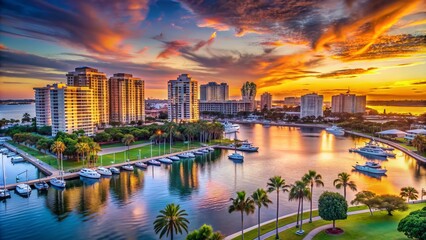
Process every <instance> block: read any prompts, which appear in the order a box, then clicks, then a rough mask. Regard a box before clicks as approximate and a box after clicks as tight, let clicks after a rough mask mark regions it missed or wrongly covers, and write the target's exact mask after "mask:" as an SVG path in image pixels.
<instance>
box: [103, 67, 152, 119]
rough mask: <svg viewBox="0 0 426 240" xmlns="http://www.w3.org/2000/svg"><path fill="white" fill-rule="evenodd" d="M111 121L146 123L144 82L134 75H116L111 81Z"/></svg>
mask: <svg viewBox="0 0 426 240" xmlns="http://www.w3.org/2000/svg"><path fill="white" fill-rule="evenodd" d="M109 86H110V89H109V93H110V103H111V104H110V121H111V122H119V123H127V124H129V123H131V122H132V121H134V122H137V121H145V90H144V89H145V88H144V81H142V80H141V79H140V78H134V77H133V76H132V74H127V73H116V74H114V76H113V77H110V79H109Z"/></svg>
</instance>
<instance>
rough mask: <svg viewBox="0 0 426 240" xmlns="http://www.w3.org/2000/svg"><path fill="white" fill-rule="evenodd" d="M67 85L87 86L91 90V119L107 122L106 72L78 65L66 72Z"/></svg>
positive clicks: (96, 122) (99, 122)
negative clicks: (71, 70)
mask: <svg viewBox="0 0 426 240" xmlns="http://www.w3.org/2000/svg"><path fill="white" fill-rule="evenodd" d="M67 84H68V86H75V87H89V88H90V89H92V91H93V103H94V106H93V108H94V111H93V121H94V122H95V124H102V123H109V113H110V111H109V94H108V93H109V90H108V89H109V86H108V79H107V77H106V74H105V73H103V72H99V71H98V69H95V68H90V67H78V68H76V69H75V71H74V72H69V73H68V74H67Z"/></svg>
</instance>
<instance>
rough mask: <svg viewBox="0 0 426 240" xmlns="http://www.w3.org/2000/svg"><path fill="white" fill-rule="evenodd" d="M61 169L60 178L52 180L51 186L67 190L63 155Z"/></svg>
mask: <svg viewBox="0 0 426 240" xmlns="http://www.w3.org/2000/svg"><path fill="white" fill-rule="evenodd" d="M60 161H61V162H60V168H59V178H52V179H50V184H52V186H55V187H58V188H65V185H66V184H65V180H64V164H63V163H62V154H61V158H60Z"/></svg>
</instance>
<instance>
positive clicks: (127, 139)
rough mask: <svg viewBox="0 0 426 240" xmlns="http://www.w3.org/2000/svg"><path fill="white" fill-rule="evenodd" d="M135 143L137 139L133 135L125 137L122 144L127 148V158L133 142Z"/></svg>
mask: <svg viewBox="0 0 426 240" xmlns="http://www.w3.org/2000/svg"><path fill="white" fill-rule="evenodd" d="M134 141H135V137H134V136H133V135H132V134H125V135H124V136H123V139H121V142H123V143H124V145H126V146H127V158H129V149H130V144H132V142H134Z"/></svg>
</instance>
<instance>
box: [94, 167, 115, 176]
mask: <svg viewBox="0 0 426 240" xmlns="http://www.w3.org/2000/svg"><path fill="white" fill-rule="evenodd" d="M96 172H98V173H99V174H101V175H102V176H112V172H111V171H110V170H109V169H107V168H104V167H98V168H97V169H96Z"/></svg>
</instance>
